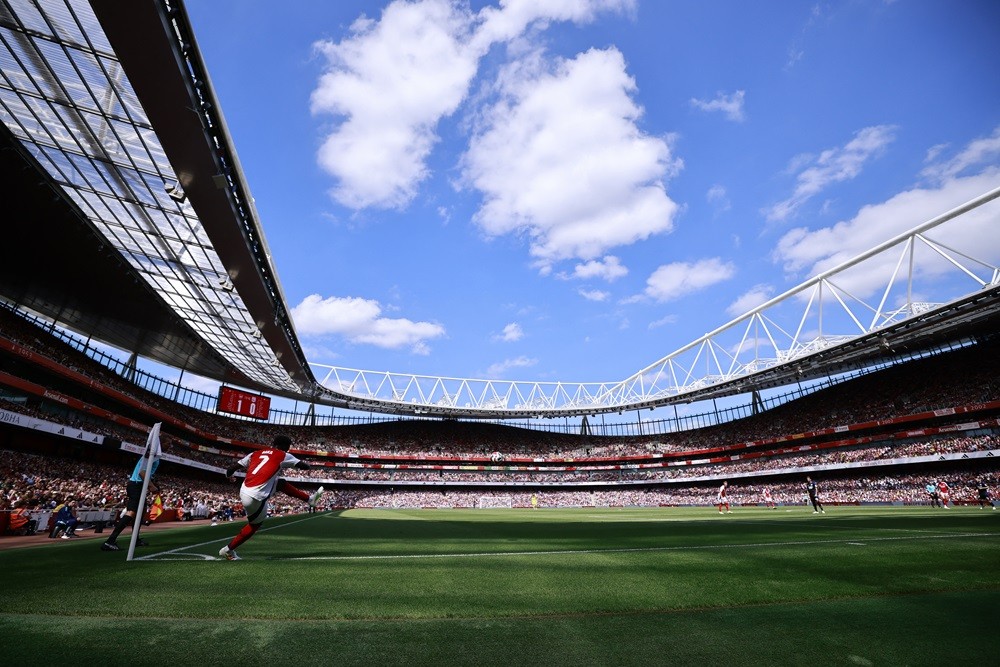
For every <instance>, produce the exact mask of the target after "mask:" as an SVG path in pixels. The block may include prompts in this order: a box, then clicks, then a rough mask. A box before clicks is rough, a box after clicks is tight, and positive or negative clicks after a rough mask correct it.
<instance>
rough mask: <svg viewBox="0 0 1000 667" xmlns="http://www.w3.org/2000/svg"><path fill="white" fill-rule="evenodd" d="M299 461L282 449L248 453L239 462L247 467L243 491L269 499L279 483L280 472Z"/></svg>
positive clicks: (254, 496)
mask: <svg viewBox="0 0 1000 667" xmlns="http://www.w3.org/2000/svg"><path fill="white" fill-rule="evenodd" d="M298 462H299V460H298V459H297V458H295V457H294V456H292V455H291V454H289V453H288V452H284V451H282V450H280V449H258V450H257V451H255V452H251V453H250V454H247V455H246V456H244V457H243V458H242V459H240V462H239V463H240V465H241V466H243V467H244V468H246V469H247V476H246V479H244V480H243V489H242V492H243V493H247V494H249V495H250V496H251V497H252V498H256V499H257V500H267V499H268V498H269V497H270V496H271V494H272V493H274V487H275V486H277V484H278V473H279V472H280V471H281V470H282V469H283V468H291V467H292V466H294V465H295V464H296V463H298Z"/></svg>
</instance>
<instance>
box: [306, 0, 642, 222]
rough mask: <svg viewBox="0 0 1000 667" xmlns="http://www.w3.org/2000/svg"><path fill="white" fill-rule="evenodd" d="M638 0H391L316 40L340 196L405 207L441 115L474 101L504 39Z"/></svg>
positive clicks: (355, 203)
mask: <svg viewBox="0 0 1000 667" xmlns="http://www.w3.org/2000/svg"><path fill="white" fill-rule="evenodd" d="M633 6H634V3H633V1H632V0H563V1H561V2H546V3H536V2H531V1H529V0H508V1H506V2H503V3H502V4H501V6H500V7H486V8H484V9H483V10H481V11H480V12H479V13H478V14H476V13H473V12H472V11H471V9H470V8H469V6H468V4H467V3H462V2H456V1H454V0H419V1H417V2H404V1H402V0H398V1H396V2H392V3H390V4H389V5H388V6H386V7H385V9H384V10H383V11H382V14H381V16H380V17H379V19H378V20H375V19H370V18H367V17H365V16H362V17H361V18H359V19H358V20H357V21H355V22H354V24H352V26H351V28H350V34H349V36H348V37H346V38H345V39H343V40H342V41H339V42H332V41H321V42H317V43H316V44H315V45H314V48H315V50H316V52H317V53H319V54H320V55H321V56H322V57H323V58H324V59H325V61H326V69H325V71H324V73H323V74H322V76H321V77H320V79H319V82H318V83H317V86H316V88H315V90H314V91H313V93H312V98H311V110H312V113H313V114H314V115H330V116H333V117H334V119H335V122H334V124H333V127H332V128H331V129H330V130H329V133H328V135H327V137H326V139H325V140H324V141H323V144H322V146H321V148H320V150H319V153H318V161H319V164H320V166H321V167H322V168H323V169H324V170H325V171H326V172H328V173H329V174H330V175H331V176H333V177H334V178H335V179H336V185H335V187H334V188H333V190H332V192H331V194H332V196H333V197H334V199H335V200H336V201H338V202H339V203H341V204H343V205H344V206H347V207H349V208H352V209H355V210H359V209H363V208H368V207H374V208H395V209H401V208H404V207H405V206H406V205H407V204H409V202H410V201H411V200H412V199H413V197H414V196H415V195H416V192H417V188H418V186H419V184H420V183H421V182H422V181H423V180H424V179H425V178H426V177H427V175H428V168H427V159H428V156H429V155H430V153H431V151H432V149H433V147H434V145H435V144H436V143H437V141H438V136H437V129H436V128H437V124H438V122H439V121H440V120H441V119H442V118H444V117H446V116H449V115H451V114H453V113H454V112H455V110H456V109H457V108H458V107H459V105H460V104H461V103H462V102H463V101H464V100H465V99H466V97H467V96H468V93H469V89H470V86H471V83H472V81H473V80H474V78H475V76H476V74H477V71H478V68H479V60H480V58H481V57H482V56H483V55H484V54H485V53H486V52H487V51H488V50H489V49H490V47H491V46H492V45H493V44H495V43H497V42H504V41H509V40H513V39H515V38H517V37H518V36H520V35H521V34H522V33H523V32H524V31H525V30H526V29H527V28H528V27H530V26H532V25H538V24H545V23H546V22H550V21H575V22H587V21H591V20H593V19H594V17H595V16H596V15H597V14H598V13H599V12H601V11H608V10H613V11H623V10H627V9H630V8H632V7H633Z"/></svg>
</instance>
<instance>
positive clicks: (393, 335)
mask: <svg viewBox="0 0 1000 667" xmlns="http://www.w3.org/2000/svg"><path fill="white" fill-rule="evenodd" d="M291 314H292V320H293V321H294V322H295V329H296V331H297V332H298V333H299V334H301V335H302V336H306V337H309V336H315V337H320V336H330V335H336V336H341V337H343V338H344V339H345V340H347V341H349V342H351V343H358V344H366V345H375V346H376V347H382V348H387V349H399V348H406V347H408V348H410V350H411V351H412V352H414V353H416V354H428V353H429V352H430V348H429V346H428V345H427V342H428V341H430V340H433V339H435V338H440V337H441V336H444V335H445V329H444V327H442V326H441V325H440V324H436V323H433V322H413V321H411V320H408V319H405V318H396V319H393V318H388V317H383V316H382V306H381V305H380V304H379V303H378V301H373V300H371V299H362V298H359V297H334V296H331V297H327V298H325V299H324V298H323V297H321V296H320V295H318V294H310V295H309V296H307V297H306V298H305V299H303V300H302V302H301V303H299V305H297V306H295V307H294V308H292V311H291Z"/></svg>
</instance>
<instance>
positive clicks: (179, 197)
mask: <svg viewBox="0 0 1000 667" xmlns="http://www.w3.org/2000/svg"><path fill="white" fill-rule="evenodd" d="M164 189H165V190H166V191H167V194H168V195H169V196H170V198H171V199H173V200H174V201H175V202H177V203H178V204H183V203H184V202H185V201H187V195H186V194H184V190H183V188H181V184H180V183H169V184H167V185H165V186H164Z"/></svg>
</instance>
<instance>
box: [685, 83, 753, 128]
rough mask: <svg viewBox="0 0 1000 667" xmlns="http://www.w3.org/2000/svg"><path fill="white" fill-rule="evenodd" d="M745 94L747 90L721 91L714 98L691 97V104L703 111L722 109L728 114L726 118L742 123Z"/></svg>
mask: <svg viewBox="0 0 1000 667" xmlns="http://www.w3.org/2000/svg"><path fill="white" fill-rule="evenodd" d="M745 96H746V91H745V90H737V91H736V92H735V93H733V94H732V95H726V94H725V93H721V92H720V93H718V94H716V96H715V99H712V100H699V99H695V98H691V106H693V107H694V108H696V109H701V110H702V111H721V112H722V113H724V114H726V118H728V119H729V120H731V121H735V122H737V123H742V122H743V120H744V118H745V116H744V114H743V99H744V97H745Z"/></svg>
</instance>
